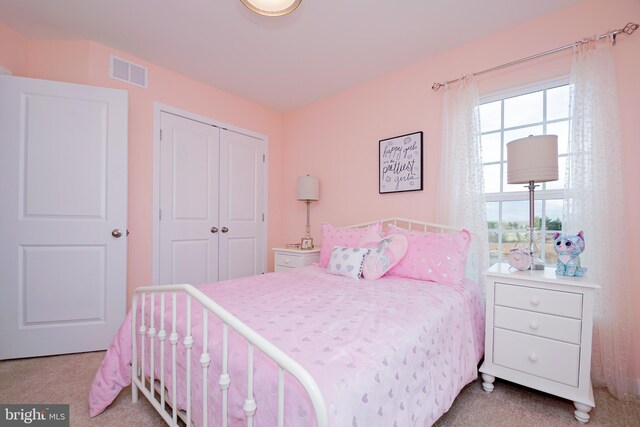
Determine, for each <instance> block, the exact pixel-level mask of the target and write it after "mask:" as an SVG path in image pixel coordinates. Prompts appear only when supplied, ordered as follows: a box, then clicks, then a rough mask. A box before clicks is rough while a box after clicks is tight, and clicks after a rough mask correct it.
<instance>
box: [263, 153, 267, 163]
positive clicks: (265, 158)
mask: <svg viewBox="0 0 640 427" xmlns="http://www.w3.org/2000/svg"><path fill="white" fill-rule="evenodd" d="M266 162H267V155H266V154H263V155H262V163H266Z"/></svg>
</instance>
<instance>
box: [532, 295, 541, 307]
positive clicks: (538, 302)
mask: <svg viewBox="0 0 640 427" xmlns="http://www.w3.org/2000/svg"><path fill="white" fill-rule="evenodd" d="M538 304H540V299H539V298H538V297H533V298H531V305H538Z"/></svg>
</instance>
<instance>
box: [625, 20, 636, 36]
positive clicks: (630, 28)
mask: <svg viewBox="0 0 640 427" xmlns="http://www.w3.org/2000/svg"><path fill="white" fill-rule="evenodd" d="M637 29H638V24H635V23H633V22H629V23H628V24H627V25H625V26H624V28H623V29H622V31H624V32H625V33H626V34H628V35H631V34H633V32H634V31H635V30H637Z"/></svg>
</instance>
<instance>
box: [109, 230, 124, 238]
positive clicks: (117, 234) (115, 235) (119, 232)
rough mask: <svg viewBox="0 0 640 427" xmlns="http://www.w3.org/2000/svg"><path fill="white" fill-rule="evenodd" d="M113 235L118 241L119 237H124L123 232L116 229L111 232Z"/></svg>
mask: <svg viewBox="0 0 640 427" xmlns="http://www.w3.org/2000/svg"><path fill="white" fill-rule="evenodd" d="M111 235H112V236H113V237H115V238H116V239H117V238H119V237H122V231H120V230H119V229H117V228H116V229H114V230H113V231H112V232H111Z"/></svg>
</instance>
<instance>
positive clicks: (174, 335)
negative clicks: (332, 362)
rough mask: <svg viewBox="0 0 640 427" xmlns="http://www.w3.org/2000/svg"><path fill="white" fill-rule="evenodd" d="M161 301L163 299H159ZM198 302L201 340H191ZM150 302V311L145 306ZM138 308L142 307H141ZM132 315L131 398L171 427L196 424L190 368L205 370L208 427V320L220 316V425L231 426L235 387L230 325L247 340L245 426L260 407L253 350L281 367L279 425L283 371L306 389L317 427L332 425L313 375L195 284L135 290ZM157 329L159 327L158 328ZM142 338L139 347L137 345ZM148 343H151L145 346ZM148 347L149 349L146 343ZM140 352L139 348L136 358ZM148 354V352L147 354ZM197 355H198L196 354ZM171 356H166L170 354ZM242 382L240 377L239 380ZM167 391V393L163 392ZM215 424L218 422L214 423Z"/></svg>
mask: <svg viewBox="0 0 640 427" xmlns="http://www.w3.org/2000/svg"><path fill="white" fill-rule="evenodd" d="M179 294H185V298H186V313H184V315H185V316H186V331H185V332H184V337H183V340H182V343H181V345H182V346H183V349H184V351H185V353H186V359H185V363H186V368H185V369H186V372H185V378H186V390H184V392H185V393H186V395H185V400H186V405H185V408H184V414H183V416H180V414H179V412H180V411H179V409H178V408H177V404H176V402H178V390H177V381H176V372H177V367H176V360H177V358H176V353H177V350H178V332H177V330H176V324H177V321H176V320H177V315H178V314H177V304H176V299H177V296H178V295H179ZM167 296H169V297H170V298H171V317H172V318H171V321H170V324H171V326H170V328H171V330H170V331H167V330H166V329H165V326H166V323H168V322H169V320H168V319H166V322H165V298H166V297H167ZM156 297H158V299H159V301H156ZM157 302H159V305H160V313H159V315H158V313H157V312H156V309H157V307H156V303H157ZM192 303H195V304H199V305H201V306H202V331H201V334H199V335H200V336H198V337H194V336H192V333H191V330H192V323H191V322H192V310H191V304H192ZM147 304H148V307H145V305H147ZM138 305H140V307H138ZM138 310H139V312H140V321H139V322H138V321H137V316H138ZM146 310H148V315H145V311H146ZM131 315H132V322H131V325H132V331H131V337H132V354H133V363H132V368H131V369H132V375H131V377H132V400H133V401H134V402H136V401H137V400H138V394H139V392H142V394H143V395H144V396H145V397H146V398H147V399H148V400H149V402H151V404H152V405H153V407H154V408H155V409H156V410H157V411H158V413H159V414H160V415H161V416H162V418H163V419H164V420H165V421H166V422H167V424H169V425H172V426H177V425H178V418H179V417H180V418H181V419H182V421H183V422H184V423H185V424H186V425H187V426H190V425H191V424H192V410H193V408H192V407H191V406H192V403H191V401H192V399H191V398H192V386H193V384H192V381H191V378H192V370H193V375H196V370H198V369H200V370H201V371H202V391H201V393H202V405H203V408H202V420H201V425H202V426H203V427H206V426H207V425H208V420H207V417H208V411H207V405H208V404H209V399H208V392H209V391H208V390H207V384H208V380H209V375H210V373H209V371H210V369H209V365H210V362H211V357H210V355H209V349H208V343H207V339H208V333H207V331H208V327H209V322H208V316H210V315H211V316H216V317H217V318H218V319H220V320H221V322H222V349H221V351H222V364H221V372H220V374H219V377H218V384H219V386H220V389H221V393H222V400H221V404H222V408H221V415H222V427H227V426H228V423H229V417H228V388H229V384H230V383H231V378H230V374H229V371H228V361H229V359H228V357H229V339H228V337H229V327H230V328H232V330H234V331H236V332H237V333H238V334H239V335H240V336H242V337H243V338H244V339H245V340H246V342H247V370H246V373H247V375H246V378H244V379H243V380H244V381H246V386H247V388H246V389H247V396H246V399H245V401H244V406H243V409H244V412H245V415H246V425H247V426H248V427H251V426H252V425H253V416H254V414H255V411H256V409H257V404H256V400H255V398H254V395H253V387H254V384H253V381H254V378H253V376H254V358H253V353H254V348H257V349H258V350H260V351H262V352H263V353H264V354H265V355H266V356H267V357H269V358H270V359H271V360H273V361H274V362H275V364H276V365H277V367H278V380H277V381H278V408H277V416H278V426H279V427H281V426H284V391H285V377H284V373H285V371H286V372H288V373H289V374H290V375H291V376H292V377H294V378H295V379H296V380H297V381H298V382H299V383H300V384H301V385H302V387H303V388H304V390H305V391H306V393H307V394H308V396H309V400H310V402H311V404H312V405H313V409H314V411H315V416H316V424H317V426H318V427H327V426H328V413H327V408H326V404H325V402H324V398H323V397H322V394H321V392H320V389H319V388H318V385H317V384H316V382H315V380H314V379H313V378H312V376H311V375H310V374H309V372H308V371H307V370H306V369H305V368H303V367H302V366H301V365H300V364H299V363H298V362H296V361H295V360H294V359H292V358H291V357H290V356H288V355H287V354H286V353H284V352H283V351H281V350H280V349H279V348H277V347H276V346H274V345H273V344H272V343H271V342H269V341H268V340H266V339H265V338H264V337H262V336H261V335H260V334H258V333H257V332H255V331H254V330H252V329H251V328H249V327H248V326H247V325H245V324H244V323H243V322H241V321H240V320H239V319H237V318H236V317H235V316H233V315H232V314H231V313H229V312H228V311H227V310H225V309H224V308H222V307H221V306H219V305H218V304H216V303H215V302H214V301H212V300H211V299H210V298H209V297H207V296H206V295H205V294H203V293H202V292H201V291H200V290H198V289H197V288H195V287H194V286H191V285H167V286H148V287H141V288H138V289H136V291H135V293H134V296H133V301H132V308H131ZM156 317H158V320H159V323H160V324H159V325H156ZM147 318H148V320H149V325H146V324H145V321H146V319H147ZM157 327H158V328H159V329H156V328H157ZM138 336H139V340H140V343H139V344H140V345H139V346H138ZM167 338H168V341H169V343H170V351H171V363H172V367H171V375H172V378H171V386H170V389H167V387H166V384H167V381H166V378H165V371H166V369H165V366H164V364H165V346H166V343H165V341H166V340H167ZM195 339H201V341H200V342H199V344H201V347H200V346H197V347H200V348H202V352H201V354H200V355H199V362H200V363H199V364H200V366H191V358H192V356H193V355H192V353H191V352H192V351H194V348H193V347H194V340H195ZM146 340H149V342H148V343H145V341H146ZM156 340H158V341H159V344H160V345H159V348H160V354H158V355H156V354H155V353H156ZM145 344H148V345H145ZM138 348H139V349H140V351H139V353H140V354H138ZM147 352H148V353H149V354H146V353H147ZM196 356H197V355H196ZM167 357H168V355H167ZM157 359H159V364H160V365H159V367H158V368H159V369H158V372H160V378H154V376H155V371H156V363H158V361H157ZM147 365H148V366H149V367H150V369H149V372H148V373H147V372H145V366H147ZM235 380H236V381H240V380H241V379H235ZM155 387H158V390H159V392H156V389H155ZM165 391H166V393H165ZM166 395H168V397H169V399H170V401H171V403H172V405H171V411H170V412H169V411H167V410H166V409H165V407H166V405H167V404H168V403H169V402H167V398H166V397H165V396H166ZM212 424H215V423H213V422H212Z"/></svg>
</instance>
